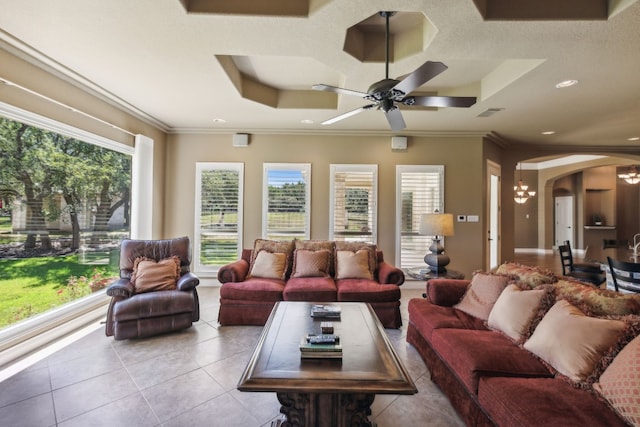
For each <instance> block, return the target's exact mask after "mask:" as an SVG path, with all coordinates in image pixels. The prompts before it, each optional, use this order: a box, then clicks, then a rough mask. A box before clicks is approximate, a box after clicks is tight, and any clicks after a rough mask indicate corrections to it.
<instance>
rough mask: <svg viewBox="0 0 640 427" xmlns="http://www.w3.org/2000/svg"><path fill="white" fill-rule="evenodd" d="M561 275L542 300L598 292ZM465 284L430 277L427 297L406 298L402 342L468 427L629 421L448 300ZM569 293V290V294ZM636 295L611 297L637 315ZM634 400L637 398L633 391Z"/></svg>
mask: <svg viewBox="0 0 640 427" xmlns="http://www.w3.org/2000/svg"><path fill="white" fill-rule="evenodd" d="M561 279H562V280H561V281H560V282H556V284H551V285H545V286H550V288H547V289H550V292H551V293H550V294H549V295H551V296H550V297H549V299H550V300H551V301H550V302H548V304H552V303H553V304H555V303H556V302H557V301H558V300H559V299H561V298H565V297H567V298H569V300H570V301H572V302H575V303H576V304H577V303H578V302H579V301H583V302H584V301H586V300H589V299H592V300H593V299H594V298H597V297H598V296H595V297H594V296H593V295H591V294H590V293H591V290H590V289H594V288H592V287H589V288H590V289H587V287H583V285H581V284H577V283H574V282H568V281H566V280H564V279H563V278H561ZM553 280H554V281H557V278H553ZM512 283H513V282H512ZM469 285H470V281H468V280H453V279H432V280H430V281H429V282H428V283H427V289H426V291H427V292H426V294H425V296H426V298H423V299H412V300H410V301H409V304H408V311H409V325H408V329H407V341H408V342H409V343H410V344H412V345H413V346H414V347H415V348H416V349H417V351H418V352H419V353H420V355H421V357H422V359H423V360H424V362H425V364H426V365H427V367H428V369H429V372H430V374H431V379H432V381H433V382H434V383H435V384H436V385H438V387H440V389H441V390H442V391H443V392H444V394H445V395H446V396H447V397H448V398H449V400H450V401H451V404H452V405H453V407H454V408H455V409H456V411H457V412H458V413H459V415H460V416H461V418H462V419H463V420H464V422H465V423H466V424H467V425H468V426H494V425H495V426H514V427H515V426H517V427H523V426H539V427H549V426H563V427H565V426H580V427H584V426H609V427H610V426H626V425H629V424H627V423H626V422H625V420H624V419H623V417H622V416H621V415H620V413H619V412H618V411H616V410H614V409H613V408H612V406H611V405H610V404H609V403H608V402H607V399H605V398H603V397H602V396H599V395H598V393H596V392H594V390H593V388H591V387H582V388H579V387H576V386H575V384H572V383H571V381H568V380H567V378H563V377H562V375H558V372H557V371H555V370H554V369H553V367H551V366H549V364H548V363H546V362H545V361H544V360H542V359H541V358H539V357H536V355H534V354H533V353H531V352H529V351H528V350H527V349H525V348H524V346H523V345H522V343H517V342H514V340H512V339H510V338H509V337H508V336H506V335H505V334H504V333H502V332H499V331H496V330H494V329H491V328H489V326H488V325H487V322H486V321H485V320H483V319H480V318H478V317H475V316H472V315H470V314H468V313H467V312H465V311H462V310H459V309H458V308H456V307H454V306H455V305H456V304H459V303H460V301H461V299H462V298H463V296H464V295H465V292H468V289H470V286H469ZM569 288H570V289H571V290H570V291H568V289H569ZM576 289H577V291H576ZM568 292H569V293H572V292H575V295H574V296H573V299H572V295H568ZM603 292H609V291H603ZM606 297H607V298H616V295H612V294H607V295H606ZM634 298H636V296H634V297H630V298H628V299H625V300H622V299H615V300H611V301H615V304H618V302H620V304H618V306H619V307H622V304H624V312H625V313H634V312H635V313H636V314H637V313H638V312H639V311H638V310H639V307H640V302H639V301H638V300H637V299H634ZM607 304H609V305H611V303H610V301H608V302H607ZM599 314H604V313H599ZM540 324H541V323H540ZM540 324H539V325H540ZM635 341H638V340H635ZM525 345H526V344H525ZM612 347H613V346H612ZM626 364H628V363H626ZM603 369H604V367H603ZM636 377H637V375H636ZM632 387H633V388H635V387H637V385H632ZM635 399H636V401H635V402H634V404H635V405H640V401H639V400H638V397H637V393H636V397H635ZM634 425H637V424H634Z"/></svg>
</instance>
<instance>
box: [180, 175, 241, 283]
mask: <svg viewBox="0 0 640 427" xmlns="http://www.w3.org/2000/svg"><path fill="white" fill-rule="evenodd" d="M243 179H244V165H243V164H242V163H196V218H195V233H194V236H195V239H194V240H195V242H194V245H193V247H194V270H195V271H196V272H198V273H205V272H214V271H217V269H218V268H219V267H221V266H223V265H225V264H228V263H230V262H233V261H235V260H236V259H238V257H239V256H240V255H241V250H242V199H243V197H242V191H243V187H244V186H243Z"/></svg>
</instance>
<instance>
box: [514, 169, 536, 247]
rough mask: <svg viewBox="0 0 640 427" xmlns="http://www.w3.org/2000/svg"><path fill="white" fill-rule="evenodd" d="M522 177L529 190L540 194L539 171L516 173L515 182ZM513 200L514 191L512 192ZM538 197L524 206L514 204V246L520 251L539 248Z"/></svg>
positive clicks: (531, 199)
mask: <svg viewBox="0 0 640 427" xmlns="http://www.w3.org/2000/svg"><path fill="white" fill-rule="evenodd" d="M520 176H522V181H523V182H524V183H525V185H528V186H529V188H528V190H530V191H535V192H536V193H538V188H537V182H538V171H535V170H523V171H522V173H521V172H520V171H518V172H517V173H516V179H515V182H516V183H517V182H518V179H520ZM510 194H511V196H512V198H511V200H513V196H514V193H513V190H512V191H511V192H510ZM538 200H539V198H538V196H537V195H536V196H534V197H532V198H530V199H529V200H527V201H526V202H525V203H523V204H519V203H516V202H515V201H513V203H514V224H515V234H514V244H515V247H516V248H518V249H536V248H538V204H539V203H538Z"/></svg>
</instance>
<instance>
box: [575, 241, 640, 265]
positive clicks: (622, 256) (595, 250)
mask: <svg viewBox="0 0 640 427" xmlns="http://www.w3.org/2000/svg"><path fill="white" fill-rule="evenodd" d="M607 257H611V258H613V259H617V260H620V261H626V262H635V263H640V255H637V254H634V251H633V249H631V248H629V246H628V245H625V246H615V247H607V248H603V247H602V246H588V247H587V249H586V251H585V253H584V260H585V261H589V262H599V263H600V264H602V265H607Z"/></svg>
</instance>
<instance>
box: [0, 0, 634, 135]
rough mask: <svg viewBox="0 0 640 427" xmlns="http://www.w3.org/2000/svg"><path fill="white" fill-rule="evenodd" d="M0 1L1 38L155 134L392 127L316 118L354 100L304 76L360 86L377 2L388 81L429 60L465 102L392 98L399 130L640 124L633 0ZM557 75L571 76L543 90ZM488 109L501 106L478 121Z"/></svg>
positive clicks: (532, 130) (618, 130)
mask: <svg viewBox="0 0 640 427" xmlns="http://www.w3.org/2000/svg"><path fill="white" fill-rule="evenodd" d="M531 5H535V6H533V7H532V6H531ZM0 9H1V10H2V11H3V13H2V14H0V45H4V46H5V47H6V46H11V47H12V48H18V49H20V50H23V51H25V52H29V54H31V55H35V56H36V57H37V59H41V60H46V62H47V63H49V64H54V67H55V68H57V71H58V72H61V73H63V74H65V75H67V76H68V78H70V79H78V80H82V81H85V82H90V83H91V84H92V85H94V86H95V87H99V88H101V89H102V90H103V91H105V92H106V93H107V94H109V96H110V97H111V99H112V100H113V102H115V103H121V104H122V105H128V106H132V107H134V108H135V109H136V110H138V111H141V112H144V114H145V115H147V116H148V117H149V120H151V121H152V122H154V123H156V124H157V125H159V126H160V127H161V128H163V129H164V130H165V131H168V132H180V131H204V132H208V131H213V132H215V131H229V132H235V131H242V132H276V131H278V132H313V133H319V132H326V133H327V134H331V133H332V132H341V133H380V134H391V132H390V131H389V129H388V124H387V121H386V120H385V118H384V115H383V114H382V113H381V112H379V111H366V112H363V113H361V114H359V115H357V116H353V117H350V118H348V119H345V120H343V121H341V122H338V123H335V124H332V125H329V126H322V125H321V124H320V123H321V122H322V121H324V120H326V119H328V118H331V117H333V116H336V115H338V114H342V113H344V112H347V111H349V110H352V109H355V108H358V107H360V106H362V105H364V104H366V103H368V102H367V101H365V100H363V99H360V98H358V97H354V96H345V95H340V96H338V95H334V94H332V93H323V92H317V91H312V90H311V86H312V85H313V84H316V83H325V84H329V85H334V86H340V87H346V88H349V89H353V90H357V91H361V92H366V90H367V88H368V87H369V85H370V84H371V83H373V82H376V81H378V80H381V79H382V78H383V77H384V73H385V69H384V63H383V62H384V19H383V18H380V17H379V16H377V14H378V12H379V11H380V10H393V11H398V14H397V15H396V16H395V17H392V18H391V33H392V34H391V35H392V37H393V39H394V44H393V49H392V50H393V56H392V59H393V61H392V63H391V65H390V77H392V78H398V77H402V76H405V75H407V74H409V73H411V72H412V71H413V70H415V69H416V68H418V67H419V66H420V65H422V64H423V63H424V62H425V61H427V60H430V61H439V62H443V63H444V64H446V65H447V66H448V67H449V69H448V70H446V71H445V72H443V73H442V74H440V75H438V76H437V77H435V78H434V79H432V80H430V81H428V82H427V83H426V84H425V85H424V86H422V87H421V88H419V89H418V90H417V91H418V92H421V93H435V94H438V95H456V96H476V97H477V98H478V102H477V103H476V104H475V105H473V106H472V107H471V108H448V109H424V108H415V109H403V115H404V118H405V121H406V123H407V128H406V129H405V130H404V131H402V132H399V133H397V134H402V135H447V134H450V135H485V134H491V135H494V136H495V137H496V138H499V139H501V140H504V141H506V143H520V142H527V143H537V144H549V145H558V144H562V145H567V144H571V145H587V146H602V145H609V146H636V145H638V144H640V142H638V141H629V140H628V138H631V137H634V136H635V137H637V136H640V53H639V52H640V25H639V23H640V4H639V3H638V2H637V1H636V0H610V1H609V2H607V1H604V0H544V1H539V2H531V1H523V0H520V1H513V0H447V1H437V0H385V1H377V0H307V1H302V0H280V1H273V0H271V1H268V2H266V1H258V0H254V1H250V0H234V1H233V2H220V1H210V0H199V1H198V0H135V1H131V0H109V1H104V0H56V1H55V2H51V1H46V0H0ZM394 18H397V21H396V22H394V21H393V20H394ZM0 77H2V67H1V66H0ZM567 79H577V80H578V81H579V83H578V84H577V85H576V86H572V87H569V88H566V89H556V88H555V85H556V83H558V82H560V81H564V80H567ZM489 109H497V110H499V111H498V112H497V113H495V114H493V115H489V116H488V117H479V115H481V114H482V113H483V112H485V111H486V110H489ZM214 119H224V122H220V121H218V122H214ZM303 121H305V122H306V123H303ZM309 121H311V122H312V123H308V122H309ZM543 131H555V133H554V134H553V135H542V134H541V132H543Z"/></svg>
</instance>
